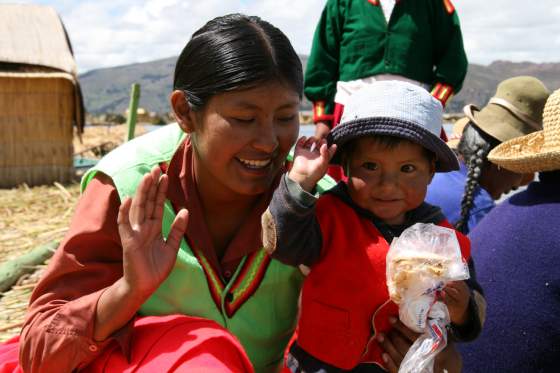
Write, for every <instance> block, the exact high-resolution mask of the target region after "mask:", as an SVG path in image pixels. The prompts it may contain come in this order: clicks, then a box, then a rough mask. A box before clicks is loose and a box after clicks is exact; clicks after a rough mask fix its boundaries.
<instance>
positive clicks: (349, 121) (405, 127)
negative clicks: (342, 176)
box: [328, 80, 459, 172]
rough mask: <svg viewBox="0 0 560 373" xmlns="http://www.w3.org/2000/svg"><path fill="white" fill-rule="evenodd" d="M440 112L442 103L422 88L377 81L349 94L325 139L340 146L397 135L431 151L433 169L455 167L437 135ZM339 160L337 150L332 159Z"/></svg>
mask: <svg viewBox="0 0 560 373" xmlns="http://www.w3.org/2000/svg"><path fill="white" fill-rule="evenodd" d="M442 113H443V107H442V106H441V103H440V102H439V101H438V100H436V99H435V98H434V97H433V96H432V95H431V94H430V93H429V92H428V91H426V90H425V89H424V88H422V87H419V86H417V85H414V84H411V83H407V82H403V81H397V80H386V81H379V82H376V83H375V84H372V85H371V86H369V87H365V88H363V89H360V90H359V91H357V92H356V93H354V94H353V95H352V98H351V100H350V102H348V104H347V105H345V107H344V113H343V114H342V119H341V121H340V124H339V125H337V126H336V127H334V128H333V130H332V131H331V132H330V134H329V138H328V140H329V142H331V143H335V144H337V146H338V148H339V149H342V147H343V146H344V145H345V144H347V143H348V142H350V141H352V140H354V139H357V138H360V137H367V136H375V135H381V136H393V137H400V138H402V139H406V140H409V141H412V142H414V143H416V144H419V145H421V146H423V147H424V148H426V149H428V150H430V151H431V152H433V153H434V154H435V155H436V164H435V167H436V171H440V172H447V171H452V170H458V169H459V162H458V160H457V157H456V156H455V153H453V151H452V150H451V149H450V148H449V146H447V144H446V143H445V142H443V140H441V139H440V137H439V134H440V132H441V126H442ZM340 161H341V159H340V152H337V153H336V154H335V156H334V157H333V159H332V161H331V162H332V163H334V164H339V163H340Z"/></svg>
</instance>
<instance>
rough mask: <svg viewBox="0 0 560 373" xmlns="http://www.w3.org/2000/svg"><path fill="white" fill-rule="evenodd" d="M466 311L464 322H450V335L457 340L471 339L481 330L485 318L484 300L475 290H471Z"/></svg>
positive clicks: (468, 340)
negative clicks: (466, 317)
mask: <svg viewBox="0 0 560 373" xmlns="http://www.w3.org/2000/svg"><path fill="white" fill-rule="evenodd" d="M467 312H468V314H469V316H468V319H467V322H466V323H465V324H463V325H456V324H453V323H451V324H450V330H451V336H452V338H453V339H454V340H455V341H457V342H470V341H473V340H475V339H476V338H477V337H478V336H479V335H480V332H481V331H482V325H483V324H484V320H485V318H486V301H485V300H484V298H483V297H482V295H480V293H478V292H477V291H476V290H472V291H471V297H470V299H469V305H468V311H467Z"/></svg>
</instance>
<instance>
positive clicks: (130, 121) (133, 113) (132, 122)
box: [124, 83, 140, 142]
mask: <svg viewBox="0 0 560 373" xmlns="http://www.w3.org/2000/svg"><path fill="white" fill-rule="evenodd" d="M138 101H140V84H138V83H134V84H133V85H132V88H131V90H130V104H129V105H128V118H127V119H126V128H127V129H128V130H127V134H126V138H125V139H124V141H125V142H127V141H130V140H132V139H133V138H134V130H135V128H136V117H137V115H138Z"/></svg>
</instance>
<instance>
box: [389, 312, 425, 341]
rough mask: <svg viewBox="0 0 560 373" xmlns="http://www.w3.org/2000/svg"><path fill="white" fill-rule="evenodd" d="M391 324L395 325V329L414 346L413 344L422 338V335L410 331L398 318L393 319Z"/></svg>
mask: <svg viewBox="0 0 560 373" xmlns="http://www.w3.org/2000/svg"><path fill="white" fill-rule="evenodd" d="M393 321H394V322H393ZM391 323H392V325H393V329H394V330H397V331H398V332H399V333H400V334H401V335H402V336H403V337H404V338H406V339H407V340H408V341H410V344H412V342H414V341H415V340H417V339H418V337H419V336H420V334H418V333H416V332H415V331H414V330H411V329H409V328H408V327H407V326H406V325H404V324H403V323H402V322H401V321H400V320H399V319H397V318H393V319H392V320H391Z"/></svg>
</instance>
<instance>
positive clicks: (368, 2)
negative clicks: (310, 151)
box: [305, 0, 468, 120]
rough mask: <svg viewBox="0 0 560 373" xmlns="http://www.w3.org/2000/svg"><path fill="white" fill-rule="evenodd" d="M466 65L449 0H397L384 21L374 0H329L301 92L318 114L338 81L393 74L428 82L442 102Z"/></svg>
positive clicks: (328, 107) (325, 111) (326, 110)
mask: <svg viewBox="0 0 560 373" xmlns="http://www.w3.org/2000/svg"><path fill="white" fill-rule="evenodd" d="M381 1H383V0H381ZM467 66H468V61H467V57H466V55H465V51H464V48H463V38H462V34H461V28H460V25H459V18H458V17H457V13H456V12H455V9H454V8H453V5H452V4H451V2H450V0H400V1H397V3H396V4H395V8H394V10H393V13H392V15H391V18H390V19H389V24H387V21H386V20H385V16H384V15H383V10H382V9H381V6H380V4H379V1H378V0H328V1H327V4H326V5H325V8H324V9H323V12H322V14H321V18H320V20H319V23H318V25H317V28H316V30H315V35H314V38H313V45H312V48H311V54H310V56H309V60H308V62H307V68H306V73H305V95H306V96H307V98H308V99H309V100H310V101H312V102H313V103H314V104H316V105H317V104H318V105H319V106H321V107H319V108H317V109H318V110H316V113H317V115H318V116H319V117H320V116H322V115H326V116H327V117H328V115H330V114H332V112H333V107H334V105H333V99H334V96H335V93H336V83H337V82H338V81H350V80H355V79H360V78H365V77H368V76H373V75H378V74H395V75H402V76H404V77H407V78H409V79H413V80H416V81H420V82H422V83H426V84H429V85H430V86H432V87H433V88H434V89H433V90H432V93H433V94H434V96H436V98H438V99H440V100H441V101H442V102H443V103H444V104H445V101H446V100H447V98H449V96H450V95H451V94H452V93H456V92H458V91H459V90H460V89H461V86H462V84H463V80H464V79H465V75H466V73H467ZM449 86H450V87H449ZM442 87H448V88H451V91H449V90H446V91H445V93H444V92H443V91H441V88H442ZM436 90H437V91H436ZM438 93H439V95H440V96H441V97H438V95H437V94H438ZM315 119H316V120H322V119H325V118H315ZM327 119H328V118H327Z"/></svg>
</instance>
